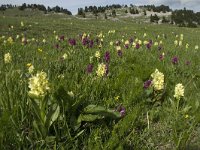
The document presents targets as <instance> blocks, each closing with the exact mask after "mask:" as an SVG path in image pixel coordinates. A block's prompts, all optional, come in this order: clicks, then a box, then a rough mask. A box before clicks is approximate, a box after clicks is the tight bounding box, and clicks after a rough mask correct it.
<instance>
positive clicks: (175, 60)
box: [172, 56, 178, 65]
mask: <svg viewBox="0 0 200 150" xmlns="http://www.w3.org/2000/svg"><path fill="white" fill-rule="evenodd" d="M172 63H173V64H174V65H175V64H178V57H176V56H174V57H173V58H172Z"/></svg>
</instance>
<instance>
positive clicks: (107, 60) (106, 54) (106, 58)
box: [104, 51, 110, 63]
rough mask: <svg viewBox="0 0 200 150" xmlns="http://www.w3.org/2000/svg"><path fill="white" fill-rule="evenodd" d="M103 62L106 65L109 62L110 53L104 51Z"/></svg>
mask: <svg viewBox="0 0 200 150" xmlns="http://www.w3.org/2000/svg"><path fill="white" fill-rule="evenodd" d="M104 60H105V61H106V62H107V63H108V62H109V61H110V52H109V51H106V53H105V55H104Z"/></svg>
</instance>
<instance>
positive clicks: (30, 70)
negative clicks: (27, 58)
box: [26, 63, 35, 74]
mask: <svg viewBox="0 0 200 150" xmlns="http://www.w3.org/2000/svg"><path fill="white" fill-rule="evenodd" d="M26 66H27V67H28V72H29V73H30V74H31V73H33V71H34V69H35V68H34V66H33V65H32V64H31V63H28V64H26Z"/></svg>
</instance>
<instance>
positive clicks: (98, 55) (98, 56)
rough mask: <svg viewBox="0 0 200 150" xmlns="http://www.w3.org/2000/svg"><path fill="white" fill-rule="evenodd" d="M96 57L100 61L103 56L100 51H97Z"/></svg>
mask: <svg viewBox="0 0 200 150" xmlns="http://www.w3.org/2000/svg"><path fill="white" fill-rule="evenodd" d="M95 57H96V58H97V59H99V58H100V57H101V54H100V52H99V51H96V53H95Z"/></svg>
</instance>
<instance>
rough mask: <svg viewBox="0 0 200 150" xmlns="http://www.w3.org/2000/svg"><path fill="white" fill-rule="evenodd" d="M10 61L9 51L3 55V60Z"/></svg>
mask: <svg viewBox="0 0 200 150" xmlns="http://www.w3.org/2000/svg"><path fill="white" fill-rule="evenodd" d="M11 61H12V56H11V55H10V53H6V54H5V55H4V62H5V63H6V64H7V63H11Z"/></svg>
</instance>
